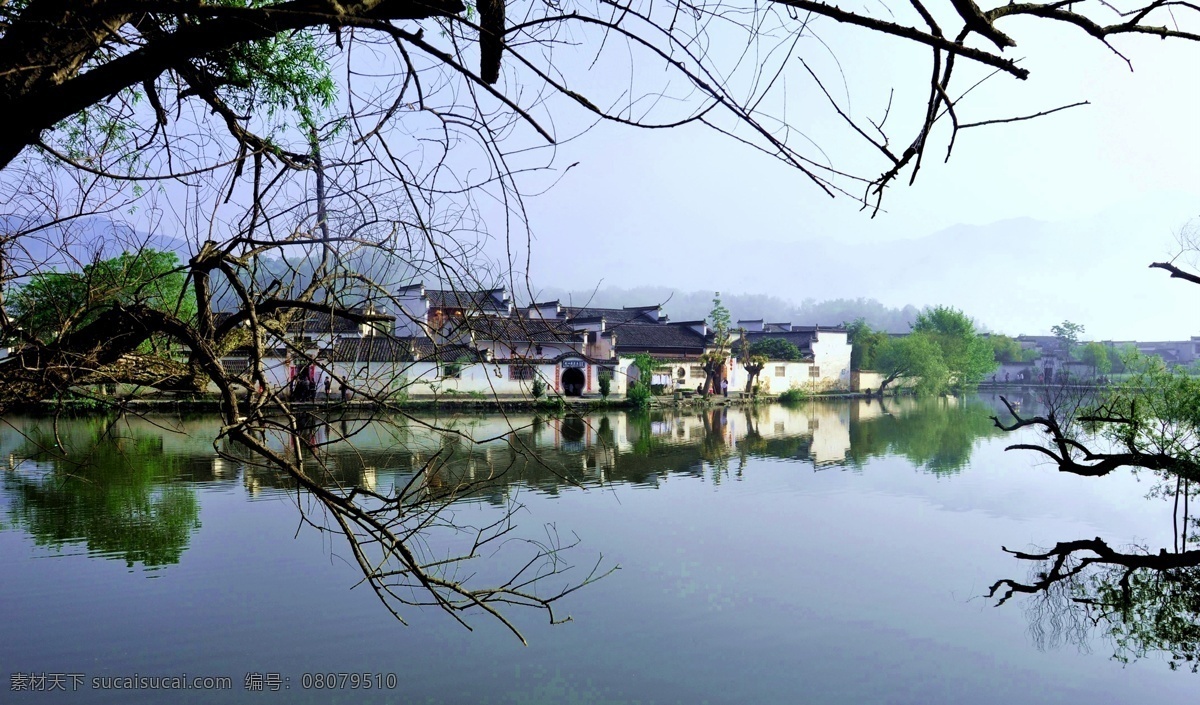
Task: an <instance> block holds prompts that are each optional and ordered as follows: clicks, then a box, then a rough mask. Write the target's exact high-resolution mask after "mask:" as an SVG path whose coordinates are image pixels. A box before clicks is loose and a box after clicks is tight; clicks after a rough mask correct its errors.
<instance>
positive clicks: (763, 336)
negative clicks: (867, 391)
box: [729, 320, 851, 394]
mask: <svg viewBox="0 0 1200 705" xmlns="http://www.w3.org/2000/svg"><path fill="white" fill-rule="evenodd" d="M737 327H738V328H739V329H741V330H743V331H745V333H744V335H745V339H744V341H743V342H744V344H746V345H751V346H753V345H754V343H756V342H758V341H761V340H768V339H773V340H784V341H787V342H789V343H791V344H792V345H795V346H796V348H797V349H798V350H799V351H800V360H768V361H767V364H766V365H765V366H764V367H763V369H762V371H761V372H760V373H759V375H758V379H757V380H756V382H757V384H758V385H759V388H760V390H761V391H762V392H763V393H767V394H781V393H783V392H786V391H787V390H789V389H801V390H804V391H806V392H809V393H816V392H828V391H834V390H848V389H850V381H851V379H850V352H851V345H850V341H849V333H848V332H847V331H846V329H845V328H841V327H832V326H794V325H792V324H791V323H766V322H764V321H762V320H740V321H738V323H737ZM738 349H739V350H740V349H741V347H740V345H739V346H738ZM748 379H749V373H748V372H747V371H746V368H745V367H743V366H742V365H741V364H738V365H736V366H735V367H734V371H733V376H732V377H731V378H730V380H729V388H730V389H731V390H734V389H736V390H739V391H741V390H744V389H745V387H746V383H747V381H748Z"/></svg>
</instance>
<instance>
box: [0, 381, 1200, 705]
mask: <svg viewBox="0 0 1200 705" xmlns="http://www.w3.org/2000/svg"><path fill="white" fill-rule="evenodd" d="M1000 408H1001V406H1000V403H999V401H998V400H997V399H996V398H994V397H991V396H979V397H972V398H969V399H966V400H955V399H933V400H923V401H916V400H911V399H905V400H900V401H897V402H889V403H888V404H887V405H886V406H885V407H881V406H880V404H879V403H878V402H877V401H876V402H869V401H865V400H850V401H838V402H811V403H808V404H802V405H799V406H795V407H783V406H765V407H762V408H758V409H754V410H746V409H740V408H733V409H728V410H725V409H720V410H711V411H707V412H704V413H674V412H667V411H664V412H658V411H655V412H651V413H632V412H630V413H626V412H608V413H600V414H593V415H590V416H587V417H582V418H581V417H568V418H563V419H559V418H535V417H534V416H532V415H530V414H518V415H510V416H508V417H503V416H453V417H442V418H432V417H429V418H426V417H416V418H395V419H379V420H364V419H356V418H348V419H315V422H314V423H313V424H312V426H311V429H310V430H311V435H310V436H309V437H308V438H306V442H307V443H309V444H310V447H311V448H313V449H315V451H314V452H312V453H311V455H312V459H311V460H310V461H309V462H310V465H311V467H312V468H313V469H312V472H313V473H319V474H318V475H314V476H318V477H321V478H323V482H327V483H328V484H330V485H336V484H342V485H349V484H354V485H359V486H363V487H366V488H371V489H373V490H375V491H378V492H380V493H386V492H387V491H388V490H389V489H390V488H392V487H396V486H404V485H407V484H408V483H410V482H411V481H412V480H413V478H414V477H417V476H419V477H420V480H421V483H422V487H425V488H427V491H428V492H431V493H436V491H437V489H438V488H444V487H447V486H457V483H461V482H462V480H463V478H469V479H471V480H473V481H474V482H475V487H476V491H474V492H472V493H470V494H459V493H449V494H448V493H444V492H443V493H442V494H440V495H437V496H438V497H440V498H442V499H444V505H445V506H444V509H443V510H442V511H441V512H440V513H439V515H438V516H439V518H440V519H442V520H444V521H446V522H451V523H453V526H454V527H457V528H462V527H481V526H488V525H492V524H494V523H495V522H497V521H502V520H504V519H505V518H506V517H509V516H511V520H512V528H511V531H510V533H507V534H504V535H503V536H501V537H499V538H498V539H497V540H496V541H494V542H492V543H490V544H488V545H487V546H485V547H484V550H483V551H482V555H481V556H480V557H479V558H476V559H474V560H473V561H469V562H468V563H467V565H465V566H463V567H461V568H460V569H459V570H458V572H456V573H455V574H454V577H455V578H456V579H469V580H482V581H484V582H485V583H486V582H487V581H489V580H502V579H503V576H506V575H511V574H512V573H513V572H514V571H516V570H519V569H520V567H521V565H522V561H525V560H527V556H528V550H529V547H530V546H538V545H540V546H567V547H566V548H564V549H563V550H562V552H561V554H558V557H559V559H560V561H561V562H560V563H559V564H558V567H559V568H560V569H566V570H565V572H562V573H561V574H558V575H552V576H549V582H548V583H547V585H548V586H549V588H550V589H565V588H568V587H570V586H572V585H575V584H578V583H579V582H582V581H584V580H585V578H586V577H587V576H588V575H589V573H590V572H591V571H592V570H593V569H594V568H595V569H597V570H598V572H599V573H604V572H606V571H609V570H611V569H613V568H616V570H612V572H611V573H609V574H608V575H606V576H605V577H603V578H602V579H600V580H597V581H595V582H592V583H590V584H587V585H584V586H583V587H581V588H580V589H578V590H576V591H575V592H572V593H570V594H568V595H566V596H565V597H563V598H562V599H561V600H559V601H557V602H556V603H555V616H557V617H559V618H566V617H568V616H569V617H570V620H569V621H566V622H565V623H561V624H550V619H549V618H548V616H547V614H546V613H545V612H543V611H539V610H536V609H533V608H529V607H520V606H508V607H507V608H506V609H504V610H503V613H504V614H505V615H506V616H507V617H508V618H509V619H511V621H512V623H513V625H514V626H515V627H516V628H517V629H519V631H520V632H521V634H522V635H523V636H524V637H525V639H526V640H527V641H528V645H527V646H526V645H522V643H521V641H520V640H519V639H518V638H517V637H516V636H514V635H513V633H512V632H510V631H509V630H508V629H507V628H505V626H504V625H503V624H501V623H500V622H499V621H498V620H496V619H495V618H492V617H491V616H489V615H487V614H483V613H481V612H480V611H479V610H469V611H468V612H467V613H466V614H465V615H464V619H465V621H466V622H467V624H468V625H470V627H471V628H472V630H468V629H466V628H464V627H463V626H460V625H459V623H458V622H456V621H455V620H454V618H453V617H451V616H449V615H448V614H446V613H445V612H443V611H442V610H439V609H437V608H433V607H410V606H403V605H402V606H401V608H400V610H399V612H400V616H401V617H402V618H403V619H404V620H405V621H406V622H407V626H406V625H404V624H401V623H400V622H399V621H398V620H397V619H396V618H394V617H393V616H392V615H391V614H390V613H389V612H388V610H387V608H386V607H385V606H384V605H383V604H382V603H381V602H380V600H379V598H378V597H377V596H376V594H375V593H374V592H372V590H371V589H370V588H369V587H368V586H366V585H361V584H359V583H360V581H361V580H362V573H361V571H360V569H359V567H358V565H357V564H355V562H354V559H353V557H352V555H351V552H350V551H349V549H348V546H347V542H346V540H345V538H344V537H343V536H340V535H339V534H338V533H337V532H328V531H322V530H319V528H318V527H322V526H327V523H328V522H327V521H326V520H325V515H324V514H323V512H322V511H321V509H320V508H319V507H316V506H314V505H313V503H312V502H311V500H310V499H309V498H307V497H305V496H298V495H297V492H296V490H295V489H294V488H293V486H292V484H291V482H290V481H289V480H288V478H286V477H283V476H281V475H280V474H278V473H277V472H274V471H272V470H270V469H267V468H261V467H255V466H253V465H252V464H246V463H241V462H237V461H236V458H237V457H238V455H237V453H236V452H233V449H230V448H225V447H223V446H221V445H220V443H218V444H217V446H216V447H214V443H213V439H214V438H215V437H216V436H217V435H218V431H219V428H220V425H219V422H218V420H217V419H216V418H212V417H204V416H200V417H188V418H182V419H181V418H178V417H169V416H161V417H154V416H152V417H145V418H132V419H128V420H114V419H111V418H100V417H95V418H75V419H59V420H58V421H57V423H56V422H55V420H54V419H49V418H26V417H8V418H6V419H5V420H4V421H5V423H4V424H3V426H2V427H0V463H2V464H3V466H4V471H3V487H2V490H0V560H2V563H3V566H4V567H3V569H2V570H0V594H2V595H3V596H4V599H3V601H2V602H0V625H2V626H0V664H3V666H4V670H5V671H6V672H7V674H6V677H7V678H9V683H8V684H6V685H4V686H3V691H2V692H3V693H4V696H5V697H3V698H0V700H3V701H4V702H14V703H24V702H29V703H58V702H72V703H75V702H79V703H108V702H111V703H160V702H205V703H207V702H214V703H227V702H228V703H234V702H236V703H243V702H244V703H261V702H277V703H307V702H314V703H315V702H321V703H325V702H338V703H405V704H411V703H631V704H632V703H643V704H648V703H687V704H689V705H694V704H698V703H713V704H716V703H897V704H899V703H913V704H918V703H920V704H930V703H946V704H954V705H961V704H963V703H997V704H1003V705H1011V703H1014V702H1020V703H1022V704H1029V703H1088V704H1089V705H1101V704H1105V703H1192V702H1196V701H1197V698H1198V697H1200V676H1198V675H1196V674H1193V673H1190V672H1188V669H1187V668H1182V669H1178V670H1173V669H1172V668H1170V667H1169V663H1168V657H1169V655H1170V654H1169V653H1167V654H1164V653H1163V651H1162V649H1161V648H1160V647H1161V645H1159V647H1158V648H1156V647H1154V645H1153V644H1152V645H1151V646H1150V647H1149V648H1144V647H1140V646H1139V644H1138V642H1137V641H1136V640H1135V641H1134V642H1133V643H1132V644H1131V643H1130V641H1129V640H1128V639H1125V640H1124V641H1122V639H1121V635H1122V634H1124V635H1125V636H1126V637H1128V635H1129V634H1131V633H1138V634H1144V630H1143V631H1138V629H1129V628H1126V629H1124V630H1123V631H1122V630H1120V629H1118V630H1114V629H1111V628H1110V626H1109V625H1107V624H1105V623H1101V624H1100V625H1099V626H1096V627H1091V626H1089V625H1088V624H1086V623H1081V622H1080V620H1079V615H1078V614H1072V613H1071V609H1072V608H1071V606H1070V605H1071V603H1070V601H1069V600H1067V601H1066V602H1065V603H1064V602H1063V601H1062V600H1061V599H1060V600H1059V601H1058V602H1054V601H1053V600H1051V599H1049V598H1048V597H1047V596H1045V595H1020V594H1018V595H1016V596H1014V597H1013V598H1012V599H1011V600H1010V601H1008V602H1007V603H1005V604H1003V605H1000V606H996V603H997V599H996V598H988V597H986V595H987V593H988V590H989V588H990V587H991V586H992V584H993V583H995V582H996V581H998V580H1001V579H1004V578H1009V579H1013V580H1017V581H1023V582H1028V581H1029V580H1030V579H1031V571H1033V570H1034V569H1035V568H1036V565H1035V564H1034V563H1031V562H1029V561H1023V560H1019V559H1018V558H1016V557H1014V556H1012V555H1010V554H1008V553H1005V552H1004V551H1003V550H1002V547H1008V548H1009V549H1014V550H1021V551H1034V550H1036V549H1038V548H1041V549H1046V548H1049V547H1052V546H1054V545H1055V544H1056V543H1058V542H1063V541H1071V540H1076V539H1090V538H1093V537H1103V539H1104V540H1105V541H1106V542H1107V543H1108V544H1109V545H1111V546H1114V547H1128V546H1131V545H1139V546H1145V547H1147V548H1148V550H1151V551H1153V552H1157V550H1158V548H1159V547H1166V548H1167V549H1168V550H1170V549H1171V547H1172V545H1173V544H1172V537H1173V534H1174V532H1175V528H1174V527H1173V523H1172V518H1173V512H1174V509H1173V507H1172V504H1171V502H1170V500H1169V499H1167V500H1164V499H1161V498H1159V499H1149V498H1147V496H1146V495H1147V493H1148V492H1149V491H1150V490H1151V489H1152V487H1153V486H1154V483H1153V478H1151V477H1150V476H1147V475H1143V476H1142V477H1141V478H1138V477H1134V476H1133V475H1131V474H1129V473H1119V474H1117V475H1114V476H1109V477H1105V478H1098V479H1095V478H1084V477H1076V476H1071V475H1065V474H1063V473H1059V472H1057V471H1056V469H1055V468H1054V467H1053V466H1050V465H1049V464H1047V463H1046V462H1044V461H1043V460H1041V459H1039V458H1038V457H1037V456H1036V455H1035V454H1032V453H1030V452H1021V451H1011V452H1006V451H1005V450H1004V448H1005V446H1006V445H1009V444H1011V443H1014V442H1031V441H1034V440H1035V437H1034V436H1033V434H1032V433H1029V434H1024V435H1020V434H1004V433H1001V432H1000V431H998V430H997V429H996V428H995V427H994V426H993V424H992V422H991V420H990V419H989V417H990V416H991V415H992V414H995V413H998V410H999V409H1000ZM327 421H328V423H326V422H327ZM428 425H436V426H438V427H439V428H441V429H443V430H442V431H433V430H430V429H429V428H428ZM514 429H515V430H514ZM447 430H448V431H449V433H447V432H446V431H447ZM343 436H349V437H350V440H349V441H345V440H339V439H340V438H342V437H343ZM472 440H474V441H478V442H471V441H472ZM285 441H286V439H284V440H283V441H280V443H281V444H282V445H281V447H286V445H287V444H286V442H285ZM60 447H61V448H63V449H65V451H60V450H58V448H60ZM218 450H221V451H223V452H222V453H218V452H217V451H218ZM231 456H232V457H233V459H231ZM434 458H436V459H437V460H438V465H436V470H433V471H431V470H429V468H431V467H435V466H434V465H432V464H431V463H432V461H431V459H434ZM431 496H433V495H431ZM302 510H303V511H302ZM305 519H306V520H305ZM505 526H508V525H507V524H505ZM456 541H459V542H461V535H455V534H453V533H451V532H449V531H448V530H447V529H446V527H444V526H443V527H438V526H430V527H429V530H428V531H427V532H423V533H420V534H418V535H415V536H414V537H413V538H412V539H411V543H412V544H413V545H414V546H417V547H418V548H419V550H420V551H422V552H423V554H424V555H426V556H432V557H437V556H439V555H443V554H445V555H449V551H451V550H453V549H454V548H456V546H455V545H454V544H455V542H456ZM531 541H539V542H540V543H538V544H532V543H529V542H531ZM567 568H569V569H567ZM416 597H417V598H419V597H420V595H417V596H416ZM1193 599H1195V598H1193ZM1063 604H1066V607H1063V606H1062V605H1063ZM1055 605H1058V608H1057V611H1056V608H1055ZM1192 614H1194V609H1193V612H1192ZM1127 626H1128V625H1127ZM1133 626H1134V627H1139V626H1140V625H1133ZM1185 626H1186V625H1185ZM327 674H329V675H327ZM341 674H345V676H343V675H341ZM351 674H353V675H351ZM135 678H136V679H137V680H133V679H135ZM174 678H178V679H180V680H181V681H182V682H184V683H187V684H191V685H198V686H201V687H208V686H211V687H212V688H214V689H200V688H193V689H186V690H171V691H170V692H169V693H167V692H164V691H163V690H162V689H161V688H164V687H171V686H172V685H173V684H174V681H172V680H171V679H174ZM197 678H199V679H201V681H200V682H198V683H197V682H195V679H197ZM205 679H207V680H205ZM221 679H227V680H225V681H223V680H221ZM330 679H332V680H333V681H334V683H333V686H334V687H329V686H330V682H329V681H330ZM368 685H369V686H370V688H369V689H368V688H367V687H366V686H368ZM123 686H125V687H123ZM139 686H140V687H139ZM51 688H56V690H53V691H52V690H51ZM155 688H159V689H155ZM14 689H15V690H14ZM72 691H74V692H72Z"/></svg>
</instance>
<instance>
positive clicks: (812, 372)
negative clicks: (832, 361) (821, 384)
mask: <svg viewBox="0 0 1200 705" xmlns="http://www.w3.org/2000/svg"><path fill="white" fill-rule="evenodd" d="M808 376H809V377H820V376H821V368H820V367H817V366H816V365H813V366H812V367H809V368H808Z"/></svg>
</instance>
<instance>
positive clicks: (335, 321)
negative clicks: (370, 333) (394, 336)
mask: <svg viewBox="0 0 1200 705" xmlns="http://www.w3.org/2000/svg"><path fill="white" fill-rule="evenodd" d="M350 310H351V311H353V312H354V313H364V311H363V310H362V309H359V308H353V309H350ZM392 320H395V319H394V317H393V318H392ZM361 326H362V324H360V323H358V322H357V321H352V320H350V319H349V318H345V317H343V316H335V315H333V314H332V313H330V312H328V311H304V310H300V311H296V312H295V313H293V314H292V318H291V320H290V321H288V325H287V330H288V332H289V333H292V334H296V333H301V332H303V333H313V334H319V333H342V334H346V333H359V332H361Z"/></svg>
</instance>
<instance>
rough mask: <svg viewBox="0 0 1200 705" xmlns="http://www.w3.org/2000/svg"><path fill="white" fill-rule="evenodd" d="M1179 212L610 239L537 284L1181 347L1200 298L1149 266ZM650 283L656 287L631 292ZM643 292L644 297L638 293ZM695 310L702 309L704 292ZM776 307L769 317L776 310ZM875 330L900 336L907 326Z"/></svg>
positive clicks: (1153, 201) (680, 314) (1172, 246)
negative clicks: (923, 315) (940, 309)
mask: <svg viewBox="0 0 1200 705" xmlns="http://www.w3.org/2000/svg"><path fill="white" fill-rule="evenodd" d="M1047 188H1052V185H1047ZM1135 195H1136V194H1135ZM948 197H949V196H948ZM1181 200H1183V201H1186V199H1179V198H1175V197H1174V196H1172V197H1170V198H1167V197H1163V198H1149V197H1147V198H1135V197H1134V196H1131V200H1130V202H1129V203H1118V204H1114V205H1113V207H1112V208H1110V209H1109V210H1108V211H1107V212H1105V213H1102V214H1100V215H1097V216H1094V217H1085V218H1078V219H1074V220H1065V221H1048V220H1037V219H1033V218H1015V219H1009V220H1004V221H1000V222H994V223H990V224H986V225H956V226H953V227H950V228H946V229H943V230H940V231H938V232H934V233H932V234H930V235H926V236H923V237H917V238H907V239H901V240H891V241H883V242H863V241H861V240H857V241H855V240H851V239H849V238H841V237H839V235H838V234H837V233H815V232H803V231H801V232H798V233H797V235H796V237H795V239H794V240H793V239H780V238H776V239H771V240H767V239H756V236H755V235H754V234H753V233H740V234H739V237H738V238H737V239H736V240H731V241H729V242H727V243H725V244H724V245H722V247H723V248H724V249H722V250H721V254H720V256H719V257H705V256H704V254H703V253H706V252H711V251H713V250H712V249H711V240H712V238H709V239H707V240H706V239H705V237H706V236H705V235H704V234H689V235H687V237H686V238H685V237H683V236H682V235H681V237H680V243H681V244H680V246H679V247H676V248H674V249H672V250H671V251H670V252H669V253H668V254H666V255H665V256H657V255H658V253H656V256H649V257H633V256H629V254H628V253H630V252H637V251H639V250H638V244H637V243H636V242H630V241H629V238H631V237H632V236H631V235H628V234H624V233H616V234H614V235H613V236H612V242H609V243H608V247H607V248H606V249H605V250H603V251H601V252H597V253H596V254H595V256H594V257H590V258H589V262H588V269H587V276H581V272H579V271H577V270H572V269H569V268H565V267H559V268H557V269H551V268H547V271H546V272H544V273H539V274H540V276H538V278H539V279H540V281H542V282H545V283H546V284H552V285H556V286H557V287H559V288H558V289H556V291H559V292H562V291H563V290H564V289H566V288H569V289H570V290H572V291H579V290H587V288H588V286H589V284H590V285H592V286H595V285H596V283H597V282H603V286H604V287H605V290H604V291H605V292H607V291H609V290H621V289H619V288H620V287H624V289H623V290H624V291H626V292H632V295H630V296H629V297H628V299H626V300H625V302H624V303H626V304H627V305H632V304H635V303H641V302H642V301H641V300H642V299H653V298H654V297H653V296H650V294H653V293H654V292H669V291H673V290H680V291H702V292H710V291H713V290H719V291H721V292H724V293H727V294H728V293H732V292H739V293H742V294H747V295H752V294H753V295H763V296H762V297H761V298H748V299H746V305H744V306H743V305H742V304H741V303H740V302H739V303H737V304H734V303H732V302H733V301H734V300H735V299H734V297H731V296H727V297H726V298H727V299H728V300H729V301H730V302H731V304H730V308H731V310H734V315H735V316H745V315H747V314H750V315H751V317H755V318H757V317H758V315H759V311H761V312H762V315H764V316H766V317H770V318H775V317H779V318H782V319H785V320H786V319H788V318H790V319H792V320H793V322H796V323H800V322H803V323H809V324H811V323H812V322H814V321H809V320H804V319H805V318H806V316H807V314H808V311H807V310H803V311H801V312H795V311H794V309H793V308H792V307H791V306H789V305H788V302H789V301H791V302H798V301H804V302H810V301H839V300H848V301H859V300H860V299H861V300H865V301H868V302H870V301H875V302H879V303H881V304H882V306H883V307H884V308H885V309H891V310H896V309H900V310H903V309H904V307H906V306H908V305H912V306H914V307H916V308H918V309H923V308H925V307H927V306H936V305H947V306H953V307H955V308H958V309H961V310H963V311H965V312H966V313H967V314H968V315H970V316H972V317H974V318H975V320H976V322H977V323H979V324H980V325H981V326H982V325H986V326H987V327H988V328H989V329H991V330H993V331H997V332H1003V333H1006V334H1009V335H1019V334H1022V333H1025V334H1048V333H1049V332H1050V327H1051V326H1052V325H1054V324H1057V323H1059V322H1061V321H1063V320H1071V321H1074V322H1076V323H1080V324H1082V325H1084V326H1085V327H1086V336H1087V337H1088V338H1089V339H1097V340H1104V339H1114V340H1186V339H1187V338H1188V337H1189V336H1191V335H1197V334H1200V316H1197V314H1196V313H1195V310H1196V309H1195V306H1193V305H1192V302H1194V301H1196V300H1198V299H1200V287H1196V286H1195V285H1191V284H1187V283H1182V282H1180V281H1179V280H1171V279H1170V278H1169V277H1168V276H1167V275H1166V274H1165V273H1164V272H1162V271H1161V270H1152V269H1149V268H1148V265H1149V264H1150V263H1151V262H1156V261H1162V260H1166V259H1171V258H1172V256H1173V255H1174V254H1175V253H1177V252H1178V245H1177V243H1176V242H1175V236H1174V234H1175V232H1176V231H1178V229H1179V228H1181V227H1182V226H1183V225H1184V224H1185V223H1186V222H1187V219H1188V217H1193V218H1194V217H1196V215H1197V214H1200V209H1192V210H1189V209H1188V208H1185V207H1183V206H1186V205H1187V204H1186V202H1185V203H1184V204H1183V206H1181ZM1194 205H1195V204H1193V207H1194ZM684 243H686V244H684ZM1183 263H1184V264H1189V262H1187V261H1186V260H1185V261H1184V262H1183ZM588 277H590V278H591V280H590V281H589V279H588ZM646 282H653V283H655V284H659V285H661V286H658V287H650V288H645V289H643V288H642V287H640V286H638V285H640V284H643V283H646ZM549 291H552V290H549V289H548V290H547V292H549ZM642 291H645V292H646V294H647V295H646V296H640V295H637V294H639V293H640V292H642ZM540 296H541V295H540V294H539V297H540ZM546 298H554V296H547V297H546ZM622 298H624V297H622ZM659 298H660V299H665V298H666V295H665V294H660V295H659ZM699 298H702V299H703V301H702V302H700V303H702V304H706V303H707V299H709V298H711V294H707V293H706V294H705V295H704V296H703V297H699ZM688 301H689V302H690V298H689V299H688ZM773 302H774V303H777V304H779V305H778V306H776V307H774V308H772V305H771V304H772V303H773ZM614 303H621V301H616V302H614ZM683 303H684V301H683V300H682V299H680V298H679V297H677V298H676V299H675V300H672V301H671V302H670V303H668V305H667V308H668V312H669V313H670V314H671V316H672V318H675V319H679V318H685V317H691V315H694V314H699V313H702V312H707V311H708V309H709V308H710V307H709V306H707V305H693V304H692V303H688V304H687V305H686V306H683V307H681V308H680V310H676V305H677V304H683ZM801 308H802V307H801ZM839 317H840V315H835V316H831V317H830V318H839ZM868 318H870V316H868ZM818 322H829V321H828V319H826V320H825V321H818ZM885 325H886V327H887V328H888V329H889V330H896V329H897V328H900V329H902V330H903V329H905V327H906V326H905V325H904V322H903V321H900V322H893V321H888V322H887V323H886V324H885Z"/></svg>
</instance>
